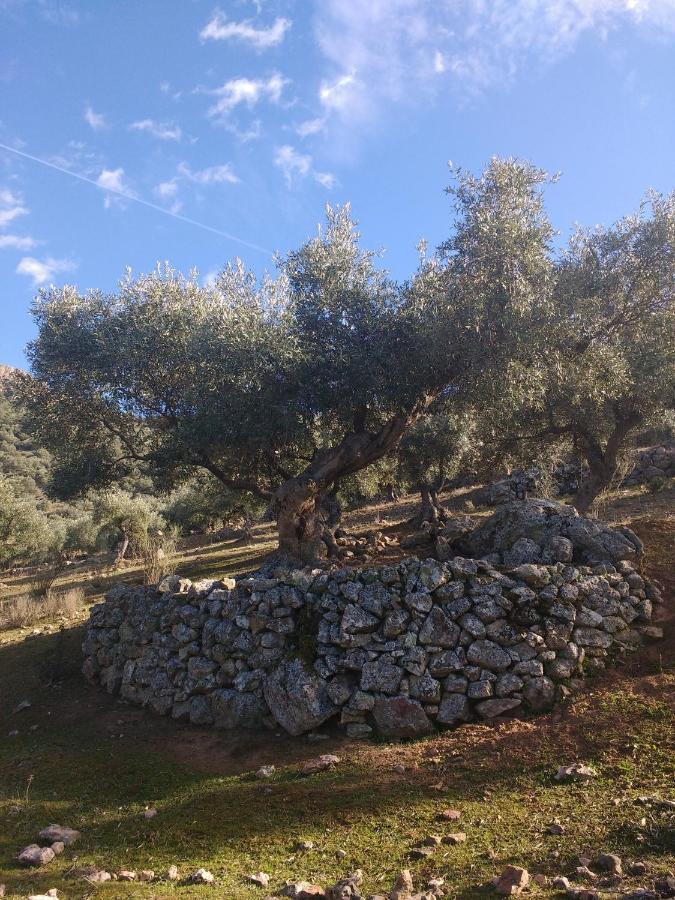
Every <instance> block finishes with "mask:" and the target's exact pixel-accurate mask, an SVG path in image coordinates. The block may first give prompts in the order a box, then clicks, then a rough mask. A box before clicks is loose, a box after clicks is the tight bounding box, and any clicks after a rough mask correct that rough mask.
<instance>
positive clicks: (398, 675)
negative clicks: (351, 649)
mask: <svg viewBox="0 0 675 900" xmlns="http://www.w3.org/2000/svg"><path fill="white" fill-rule="evenodd" d="M402 678H403V672H402V670H401V669H400V668H399V667H398V666H396V665H394V663H393V662H392V661H391V660H390V659H388V658H387V657H380V658H379V659H377V660H374V661H373V662H367V663H365V664H364V666H363V668H362V670H361V690H362V691H377V692H379V693H383V694H395V693H396V692H397V691H398V688H399V685H400V684H401V679H402Z"/></svg>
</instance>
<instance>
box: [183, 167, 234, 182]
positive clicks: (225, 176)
mask: <svg viewBox="0 0 675 900" xmlns="http://www.w3.org/2000/svg"><path fill="white" fill-rule="evenodd" d="M178 172H179V174H180V175H182V176H183V177H184V178H187V180H188V181H193V182H195V183H196V184H225V183H227V184H238V183H239V178H237V176H236V175H235V174H234V172H233V171H232V166H230V164H229V163H223V164H222V165H219V166H208V167H207V168H206V169H197V170H196V171H195V170H193V169H191V168H190V166H189V165H188V164H187V163H186V162H181V163H179V164H178Z"/></svg>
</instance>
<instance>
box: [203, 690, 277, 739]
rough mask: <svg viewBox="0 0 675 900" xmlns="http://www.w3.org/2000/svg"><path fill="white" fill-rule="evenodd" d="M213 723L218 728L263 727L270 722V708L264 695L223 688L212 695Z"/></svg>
mask: <svg viewBox="0 0 675 900" xmlns="http://www.w3.org/2000/svg"><path fill="white" fill-rule="evenodd" d="M211 710H212V713H213V724H214V725H215V727H216V728H228V729H229V728H261V727H263V726H265V725H267V724H269V719H270V716H269V710H268V708H267V706H266V705H265V702H264V701H263V699H262V697H260V696H259V695H258V694H255V693H242V692H240V691H235V690H233V689H232V688H221V689H220V690H217V691H214V692H213V694H212V695H211Z"/></svg>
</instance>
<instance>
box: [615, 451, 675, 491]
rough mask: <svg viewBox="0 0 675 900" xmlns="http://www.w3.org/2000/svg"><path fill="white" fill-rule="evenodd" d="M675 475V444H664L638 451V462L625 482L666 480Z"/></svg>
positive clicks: (638, 482) (637, 482)
mask: <svg viewBox="0 0 675 900" xmlns="http://www.w3.org/2000/svg"><path fill="white" fill-rule="evenodd" d="M674 477H675V444H662V445H661V446H658V447H650V448H649V449H648V450H641V451H640V453H638V458H637V462H636V463H635V467H634V468H633V470H632V471H631V472H630V474H629V475H628V476H627V477H626V479H625V480H624V484H626V485H632V484H641V483H642V482H645V481H646V482H650V481H661V480H663V481H665V480H667V479H668V478H674Z"/></svg>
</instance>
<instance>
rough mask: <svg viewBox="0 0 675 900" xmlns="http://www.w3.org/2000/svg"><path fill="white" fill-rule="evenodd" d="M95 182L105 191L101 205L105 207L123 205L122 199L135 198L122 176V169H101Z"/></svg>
mask: <svg viewBox="0 0 675 900" xmlns="http://www.w3.org/2000/svg"><path fill="white" fill-rule="evenodd" d="M96 184H97V185H98V186H99V187H100V188H103V190H104V191H105V192H106V195H105V199H104V201H103V205H104V206H105V208H106V209H110V208H111V207H112V206H115V205H121V206H124V200H133V199H135V196H136V195H135V193H134V191H133V190H132V189H131V188H130V187H129V185H128V184H127V182H126V179H125V177H124V169H123V168H122V167H121V166H120V167H119V168H117V169H103V170H102V171H101V173H100V175H99V176H98V178H97V179H96Z"/></svg>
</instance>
